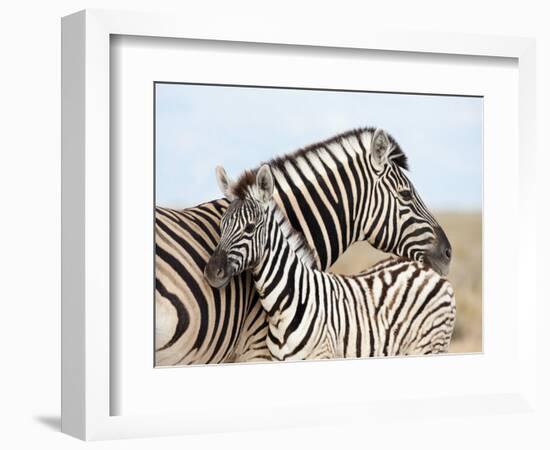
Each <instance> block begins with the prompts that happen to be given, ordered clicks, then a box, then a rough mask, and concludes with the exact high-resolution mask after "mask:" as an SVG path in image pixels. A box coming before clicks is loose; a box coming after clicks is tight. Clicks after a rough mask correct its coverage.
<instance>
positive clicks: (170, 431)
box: [62, 10, 537, 440]
mask: <svg viewBox="0 0 550 450" xmlns="http://www.w3.org/2000/svg"><path fill="white" fill-rule="evenodd" d="M112 35H122V36H144V37H167V38H179V39H194V40H197V39H200V40H212V41H229V42H237V43H256V44H285V45H299V46H304V47H327V48H332V49H334V50H335V51H337V50H338V49H369V50H379V51H392V52H409V53H412V54H413V56H414V54H448V55H464V56H483V57H502V58H512V59H514V60H517V64H518V77H519V98H518V113H519V114H518V118H519V119H518V120H519V122H518V133H519V144H518V145H519V183H518V189H517V191H518V192H517V198H518V199H521V201H520V202H519V204H518V205H517V206H518V213H519V214H520V215H521V217H522V220H521V221H520V222H519V226H520V227H521V228H520V233H521V235H522V236H523V239H522V245H521V246H518V248H517V281H516V282H517V283H518V286H521V287H522V293H523V298H522V301H521V302H518V304H517V306H518V312H517V313H518V314H517V324H516V325H517V342H516V344H517V348H518V350H517V351H518V359H519V361H520V362H521V364H520V367H519V368H518V377H517V379H515V380H514V383H513V385H511V386H512V387H511V388H510V389H507V390H506V391H502V392H500V393H490V395H484V394H483V393H478V394H477V395H469V396H465V397H461V398H446V399H442V398H415V396H414V392H411V395H410V396H407V397H406V398H403V399H402V400H403V402H402V403H401V407H400V411H399V412H398V413H395V412H392V411H393V410H394V408H395V404H396V403H395V402H396V400H395V399H393V400H388V401H387V402H384V401H376V402H371V403H369V402H366V403H365V402H359V403H356V404H350V403H343V404H339V405H332V407H331V409H330V411H327V410H326V409H323V408H322V406H323V405H322V404H321V405H313V404H311V405H307V404H306V405H303V407H301V408H296V407H295V405H294V406H292V407H288V406H285V405H284V404H278V405H277V407H276V408H275V409H274V410H273V411H272V412H271V415H270V416H267V415H266V414H267V413H265V412H258V411H249V412H248V413H247V412H246V411H245V412H235V409H234V408H233V407H232V405H230V404H219V405H217V411H216V413H212V414H211V415H210V416H206V415H203V414H200V413H196V414H190V413H189V412H187V413H186V414H178V413H173V414H172V413H170V414H150V415H147V414H132V415H112V414H111V412H112V410H113V408H112V404H111V399H112V391H113V389H115V388H116V386H114V385H113V383H112V380H111V370H110V366H111V362H112V361H111V359H110V358H111V356H112V355H111V342H110V335H111V333H112V331H113V327H116V324H113V323H112V321H111V318H110V295H111V279H110V254H111V245H112V242H111V241H110V229H111V212H110V199H111V192H110V186H111V183H112V181H113V177H116V176H117V174H116V173H112V172H111V168H110V155H109V149H110V145H111V134H110V105H111V92H110V57H111V54H110V39H111V36H112ZM62 56H63V60H62V126H63V130H62V147H63V149H62V177H63V179H62V430H63V431H64V432H65V433H67V434H70V435H73V436H76V437H78V438H81V439H86V440H96V439H110V438H125V437H146V436H162V435H174V434H183V433H197V432H209V431H213V432H214V431H232V430H248V429H259V428H266V427H268V428H269V427H281V426H300V425H311V424H325V423H334V422H337V423H338V422H344V423H345V422H348V421H352V420H359V419H360V418H365V419H369V420H370V419H372V418H373V417H376V416H377V415H380V414H382V415H383V416H384V417H385V419H386V420H388V419H389V420H393V419H395V418H396V417H397V418H401V419H402V418H403V417H406V415H407V414H410V415H411V416H413V415H415V414H418V412H419V411H425V410H426V408H428V409H429V408H430V407H431V408H434V409H435V410H437V411H438V412H439V413H441V414H442V415H459V416H468V415H472V414H497V413H499V412H503V411H512V412H514V413H518V414H523V413H526V412H530V413H533V411H535V412H536V411H537V405H536V402H535V399H536V383H535V380H536V358H537V353H536V347H535V346H534V343H535V342H536V326H535V325H536V316H535V314H534V311H535V310H536V298H537V297H536V288H535V284H534V283H522V281H525V280H528V279H529V276H530V274H531V273H535V272H536V271H535V270H534V268H533V264H534V261H535V248H536V236H535V234H534V233H532V232H531V230H533V229H534V228H535V225H534V224H535V216H534V208H533V204H534V198H535V197H534V195H533V190H534V184H533V180H532V178H531V177H530V176H528V175H527V174H529V173H532V172H533V170H532V169H533V167H534V164H535V145H536V140H535V123H536V121H535V43H534V41H533V40H532V39H525V38H510V37H487V36H471V35H456V34H454V35H451V34H418V33H395V32H385V31H369V32H365V31H364V30H351V29H350V30H348V31H347V32H346V33H338V35H331V34H327V33H326V30H323V31H322V32H321V30H319V31H317V32H316V31H315V30H314V29H313V30H308V32H307V33H306V32H304V30H303V29H301V30H298V29H296V30H293V29H288V30H284V31H281V30H280V29H279V27H277V26H271V25H269V24H261V23H258V22H255V23H250V24H247V26H244V27H243V26H241V27H239V28H238V29H235V28H234V27H232V25H231V24H230V23H225V24H224V23H216V24H215V26H211V27H207V26H206V24H204V23H195V22H194V21H193V20H192V18H190V17H185V16H173V15H163V14H143V13H128V12H113V11H108V12H107V11H98V10H92V11H90V10H87V11H82V12H79V13H76V14H73V15H70V16H67V17H65V18H63V21H62ZM515 295H518V294H517V292H516V294H515ZM151 302H152V299H151ZM144 351H147V350H144ZM443 359H444V358H443ZM331 364H332V363H331ZM353 364H354V365H350V366H349V370H353V367H357V366H356V365H357V364H361V362H360V361H359V362H354V363H353ZM310 367H311V366H310ZM333 367H336V366H333ZM192 370H195V369H192ZM250 370H255V371H260V370H264V371H265V370H268V369H266V368H265V366H264V368H263V369H257V368H255V369H252V368H250ZM269 370H271V371H273V370H277V369H275V368H273V367H271V369H269ZM308 370H314V369H308ZM183 377H185V372H182V378H183ZM243 418H247V420H243ZM268 418H269V425H267V424H266V422H267V419H268Z"/></svg>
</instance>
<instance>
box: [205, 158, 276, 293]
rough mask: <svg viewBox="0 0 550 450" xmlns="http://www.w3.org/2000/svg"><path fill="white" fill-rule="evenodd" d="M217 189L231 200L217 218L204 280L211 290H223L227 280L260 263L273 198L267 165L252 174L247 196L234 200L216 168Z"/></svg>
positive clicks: (225, 175)
mask: <svg viewBox="0 0 550 450" xmlns="http://www.w3.org/2000/svg"><path fill="white" fill-rule="evenodd" d="M216 175H217V179H218V185H219V186H220V189H221V190H222V192H223V194H224V195H225V196H226V197H227V198H228V199H229V200H231V203H230V204H229V207H228V208H227V210H226V211H225V213H224V215H223V216H222V218H221V222H220V229H221V237H220V243H219V244H218V246H217V247H216V249H215V250H214V253H213V254H212V256H211V257H210V259H209V261H208V263H207V264H206V267H205V269H204V276H205V277H206V280H207V281H208V283H210V285H211V286H212V287H215V288H220V287H224V286H225V285H226V284H227V283H228V282H229V280H230V279H231V277H233V276H234V275H237V274H239V273H242V272H244V271H245V270H247V269H251V268H253V267H255V266H256V265H257V264H258V263H259V262H260V260H261V258H262V256H263V254H264V250H265V244H266V239H267V226H266V225H267V214H268V210H269V202H270V201H271V197H272V195H273V177H272V175H271V169H270V168H269V166H268V165H263V166H262V167H261V168H260V169H259V170H258V172H257V173H256V180H255V182H254V184H253V185H252V186H251V189H250V191H249V192H250V195H248V196H246V197H244V198H238V197H236V196H235V195H234V194H233V193H232V191H231V184H232V183H231V182H230V180H229V178H228V177H227V174H226V173H225V170H224V169H223V168H222V167H218V168H216Z"/></svg>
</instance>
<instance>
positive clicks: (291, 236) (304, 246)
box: [269, 200, 319, 269]
mask: <svg viewBox="0 0 550 450" xmlns="http://www.w3.org/2000/svg"><path fill="white" fill-rule="evenodd" d="M269 208H270V210H271V211H273V215H274V218H275V220H276V221H277V223H278V224H279V225H280V227H281V232H282V233H283V234H284V236H285V238H286V240H287V242H288V244H289V245H290V248H291V249H292V250H294V252H295V253H296V255H298V258H300V260H301V261H302V263H303V264H304V265H306V266H308V267H313V268H315V269H318V268H319V263H318V261H319V256H318V255H317V252H316V251H315V249H313V248H312V247H310V245H309V244H308V243H307V241H306V239H305V238H304V235H303V234H302V233H300V232H299V231H297V230H295V229H294V227H293V226H292V225H291V224H290V222H289V221H288V219H287V218H286V216H285V215H284V214H283V212H282V211H281V210H280V209H279V207H278V206H277V204H276V203H275V202H274V201H273V200H272V201H271V202H270V203H269Z"/></svg>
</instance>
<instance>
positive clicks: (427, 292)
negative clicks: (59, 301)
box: [207, 166, 456, 360]
mask: <svg viewBox="0 0 550 450" xmlns="http://www.w3.org/2000/svg"><path fill="white" fill-rule="evenodd" d="M257 177H258V179H257V187H256V188H255V189H251V190H250V191H249V193H248V194H247V195H246V196H245V197H244V198H242V199H240V198H237V199H234V200H233V201H232V203H231V205H230V206H229V208H228V209H227V211H226V212H225V214H224V216H223V217H222V221H221V239H220V243H219V246H218V248H217V249H216V252H215V254H214V256H213V258H214V259H215V258H219V255H224V260H225V261H226V267H225V269H224V270H225V271H226V272H227V273H228V276H234V275H238V274H240V273H242V272H243V271H245V270H249V271H251V272H252V274H253V279H254V284H255V286H256V289H257V290H258V292H259V293H260V297H261V304H262V306H263V308H264V310H265V311H266V313H267V321H268V324H269V325H268V336H267V346H268V348H269V351H270V353H271V355H272V357H273V358H274V359H276V360H289V359H317V358H347V357H363V356H390V355H413V354H429V353H441V352H445V351H446V350H447V348H448V345H449V342H450V339H451V335H452V331H453V327H454V321H455V315H456V307H455V300H454V293H453V290H452V287H451V285H450V283H449V282H448V281H447V280H446V279H445V278H443V277H442V276H441V275H439V274H438V273H437V272H435V271H434V270H433V269H431V268H429V267H426V266H424V265H423V264H421V263H418V262H415V261H410V260H404V259H397V260H396V259H394V260H389V261H385V262H382V263H379V264H377V265H376V266H374V267H373V268H371V269H370V270H369V271H367V272H365V273H362V274H359V275H355V276H341V275H335V274H331V273H325V272H322V271H320V270H318V269H317V268H315V267H314V265H313V258H312V255H311V253H309V251H308V247H307V245H305V242H304V241H303V239H302V237H301V236H300V235H299V234H297V233H296V232H294V230H293V229H292V227H291V226H290V224H289V223H288V221H287V219H286V217H285V216H284V215H283V213H282V212H281V211H280V210H279V208H278V206H277V205H276V204H275V202H273V201H271V194H270V192H272V179H271V171H270V169H269V167H268V166H264V167H263V168H262V169H260V171H259V172H258V175H257ZM262 186H263V187H262ZM209 265H210V263H209ZM213 265H214V266H215V267H218V268H219V266H218V264H217V262H215V261H214V263H213ZM210 275H211V274H210V273H208V272H207V277H208V279H209V281H212V280H211V276H210ZM220 282H221V281H219V280H218V279H216V278H214V280H213V283H212V284H213V285H214V287H217V286H218V285H219V283H220Z"/></svg>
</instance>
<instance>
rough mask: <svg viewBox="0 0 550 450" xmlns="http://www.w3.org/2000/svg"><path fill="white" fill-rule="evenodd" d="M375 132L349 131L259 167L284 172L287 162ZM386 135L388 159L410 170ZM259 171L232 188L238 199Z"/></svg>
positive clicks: (248, 173)
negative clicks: (388, 146)
mask: <svg viewBox="0 0 550 450" xmlns="http://www.w3.org/2000/svg"><path fill="white" fill-rule="evenodd" d="M375 131H376V128H375V127H365V128H355V129H352V130H348V131H345V132H344V133H340V134H337V135H336V136H333V137H331V138H329V139H326V140H324V141H320V142H316V143H314V144H311V145H308V146H306V147H302V148H300V149H298V150H296V151H294V152H291V153H288V154H286V155H283V156H279V157H275V158H273V159H271V160H270V161H267V162H266V163H262V164H260V166H259V167H261V166H262V165H263V164H268V165H269V166H270V167H271V168H272V169H279V170H283V169H284V166H285V164H286V162H287V161H295V160H296V159H298V158H300V157H303V156H305V155H307V154H309V153H312V152H318V151H320V150H323V149H326V148H327V147H328V146H330V145H331V144H335V143H338V142H341V141H342V140H344V139H347V138H349V137H352V136H353V137H356V138H357V140H358V141H359V142H362V141H361V137H362V135H364V134H368V133H370V134H373V133H374V132H375ZM386 135H387V136H388V139H389V141H390V144H391V147H392V148H391V151H390V154H389V155H388V159H389V160H391V161H392V162H394V163H395V164H396V165H397V166H399V167H401V168H402V169H404V170H409V163H408V160H407V155H405V153H404V152H403V150H402V149H401V147H400V146H399V144H398V143H397V141H396V140H395V139H394V138H393V137H392V136H391V135H390V134H389V133H386ZM257 171H258V169H253V170H246V171H245V172H244V173H243V174H242V175H241V176H240V177H239V179H238V180H237V181H236V182H235V183H234V184H233V185H232V186H231V190H232V192H233V194H234V195H235V196H236V197H238V198H240V199H241V200H242V199H244V198H245V196H246V194H247V193H248V188H249V187H250V186H251V185H253V184H254V183H255V182H256V172H257Z"/></svg>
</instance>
